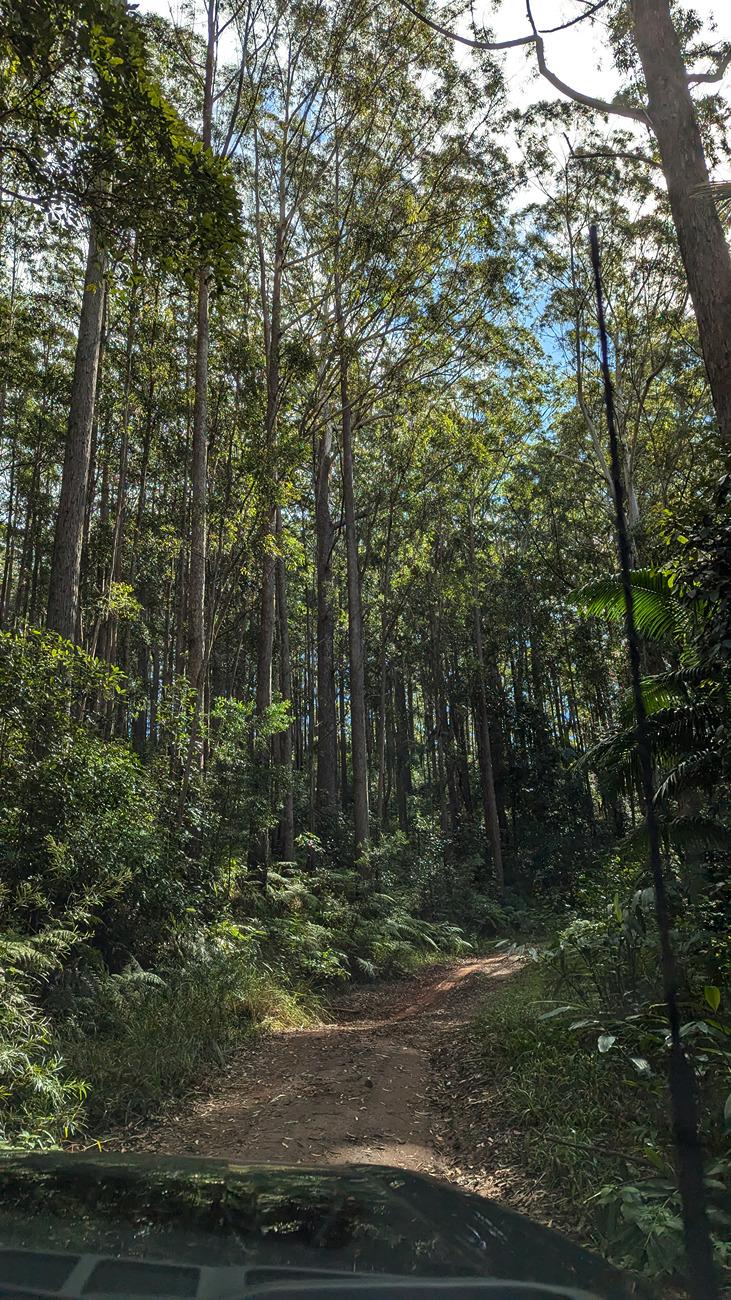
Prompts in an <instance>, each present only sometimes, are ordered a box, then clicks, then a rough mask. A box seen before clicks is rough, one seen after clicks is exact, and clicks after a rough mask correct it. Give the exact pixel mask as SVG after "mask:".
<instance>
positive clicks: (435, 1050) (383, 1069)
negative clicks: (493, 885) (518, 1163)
mask: <svg viewBox="0 0 731 1300" xmlns="http://www.w3.org/2000/svg"><path fill="white" fill-rule="evenodd" d="M516 969H517V963H516V961H515V959H514V958H511V957H508V956H505V955H492V956H486V957H475V958H473V959H471V960H466V961H460V962H455V963H450V964H448V965H444V964H442V965H433V966H426V967H424V968H422V969H421V970H420V971H419V972H418V973H417V974H416V975H414V976H411V977H409V978H406V979H401V980H398V981H388V982H386V981H380V982H379V983H377V984H374V985H370V986H365V987H364V986H360V987H358V988H352V987H351V988H350V989H349V990H347V992H344V993H342V994H339V995H337V996H336V997H334V998H333V999H332V1001H331V1003H330V1005H329V1008H328V1019H327V1021H326V1022H325V1023H319V1024H317V1025H315V1026H313V1027H309V1028H307V1029H284V1030H278V1031H275V1032H270V1033H267V1034H265V1035H262V1036H258V1037H257V1038H255V1039H253V1040H251V1041H250V1042H249V1043H248V1044H246V1045H245V1046H244V1047H243V1048H242V1049H241V1050H240V1051H239V1052H238V1053H237V1054H236V1055H235V1056H234V1057H233V1058H232V1059H230V1060H229V1061H228V1062H227V1064H226V1065H225V1066H224V1067H223V1068H222V1071H221V1073H220V1074H219V1075H218V1076H217V1078H216V1079H215V1080H213V1081H209V1082H208V1084H207V1085H206V1086H204V1087H201V1089H200V1090H199V1091H198V1092H197V1093H194V1094H193V1095H192V1096H191V1095H190V1094H189V1095H188V1096H187V1097H186V1098H185V1099H184V1100H183V1101H181V1103H180V1104H179V1105H178V1106H176V1107H175V1110H174V1112H173V1113H168V1114H167V1115H166V1116H165V1117H164V1118H163V1119H162V1120H161V1121H159V1122H158V1123H156V1124H154V1125H152V1126H149V1127H147V1128H146V1129H145V1130H143V1131H142V1132H140V1133H137V1134H135V1135H132V1134H130V1135H129V1138H128V1140H127V1141H125V1142H124V1144H123V1145H124V1148H125V1149H127V1150H147V1151H157V1152H161V1153H162V1152H164V1153H167V1154H191V1153H192V1154H196V1155H208V1156H219V1157H227V1158H228V1157H231V1158H234V1159H236V1160H237V1161H242V1162H252V1163H253V1162H260V1161H261V1162H267V1161H276V1162H278V1163H280V1164H315V1165H317V1164H319V1165H333V1164H341V1163H368V1164H390V1165H398V1166H401V1167H402V1168H408V1169H412V1170H417V1171H420V1172H426V1173H431V1174H436V1175H437V1176H439V1177H442V1178H448V1179H450V1181H455V1182H458V1183H460V1184H461V1185H463V1186H468V1187H470V1188H471V1189H472V1190H475V1191H479V1192H481V1193H483V1194H486V1195H499V1193H500V1183H501V1179H500V1177H499V1171H498V1170H497V1169H492V1168H491V1160H490V1153H489V1150H487V1151H485V1149H484V1148H485V1142H487V1143H488V1145H489V1138H487V1137H486V1138H485V1142H483V1143H481V1144H479V1145H480V1146H481V1148H482V1149H481V1150H479V1151H478V1150H477V1147H478V1143H477V1141H475V1150H474V1151H470V1150H467V1151H464V1150H460V1144H459V1139H458V1136H457V1135H458V1134H459V1132H460V1129H461V1128H462V1124H461V1120H460V1116H461V1115H463V1118H464V1120H465V1121H466V1120H467V1118H468V1115H469V1113H470V1111H469V1107H470V1100H471V1099H470V1097H469V1096H468V1095H466V1094H467V1092H468V1091H469V1089H465V1087H464V1086H461V1087H457V1088H456V1089H452V1088H451V1087H450V1073H451V1068H452V1066H453V1064H454V1063H455V1061H456V1060H457V1059H459V1054H460V1042H461V1041H462V1040H463V1038H464V1036H465V1035H468V1034H469V1029H470V1026H471V1023H472V1021H473V1019H474V1016H475V1014H476V1013H477V1011H478V1009H479V1007H480V1005H482V1004H483V1003H484V1001H485V1000H486V999H487V998H488V997H489V995H490V992H491V990H497V989H498V988H499V986H500V985H501V984H503V983H504V981H505V980H507V979H509V978H510V976H511V975H512V974H514V973H515V971H516ZM455 1082H456V1080H455ZM495 1086H498V1085H497V1081H495ZM482 1099H484V1093H483V1098H482ZM472 1115H474V1111H472ZM466 1127H467V1128H469V1127H470V1126H469V1125H468V1124H467V1125H466ZM508 1181H510V1180H508Z"/></svg>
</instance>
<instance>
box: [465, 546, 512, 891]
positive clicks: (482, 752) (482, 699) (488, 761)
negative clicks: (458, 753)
mask: <svg viewBox="0 0 731 1300" xmlns="http://www.w3.org/2000/svg"><path fill="white" fill-rule="evenodd" d="M469 541H470V559H471V561H472V580H473V587H474V594H473V601H472V624H473V629H474V638H475V654H476V656H477V678H478V680H477V699H478V705H479V730H478V738H479V744H478V752H479V759H480V776H481V779H482V780H481V783H482V804H483V808H484V812H485V831H486V833H487V836H488V838H489V841H490V848H491V850H492V867H493V871H494V873H495V884H496V886H497V890H498V893H499V894H502V892H503V890H504V888H505V872H504V868H503V849H502V842H501V839H500V819H499V817H498V806H497V798H496V795H495V771H494V767H493V761H492V744H491V739H490V720H489V717H488V712H487V692H486V690H485V648H484V643H483V640H482V618H481V616H480V603H479V593H478V587H477V570H476V561H475V538H474V532H473V528H472V520H470V526H469Z"/></svg>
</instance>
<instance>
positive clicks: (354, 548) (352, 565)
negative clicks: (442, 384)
mask: <svg viewBox="0 0 731 1300" xmlns="http://www.w3.org/2000/svg"><path fill="white" fill-rule="evenodd" d="M335 299H336V302H335V309H336V312H337V326H338V342H339V349H338V350H339V364H340V403H341V419H342V451H343V506H344V513H345V543H346V556H347V573H348V649H349V657H350V739H351V750H352V757H353V831H354V837H355V852H356V856H357V855H358V854H359V853H360V852H361V851H362V850H363V849H364V848H366V847H367V845H368V839H369V824H368V748H367V746H368V739H367V731H366V705H365V644H364V639H363V614H362V610H361V597H360V569H359V567H358V534H357V530H356V523H355V489H354V485H353V417H352V410H351V406H350V393H349V387H348V358H347V354H346V347H345V329H344V325H343V311H342V303H341V299H340V285H339V283H337V282H336V289H335Z"/></svg>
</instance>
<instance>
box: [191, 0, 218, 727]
mask: <svg viewBox="0 0 731 1300" xmlns="http://www.w3.org/2000/svg"><path fill="white" fill-rule="evenodd" d="M217 8H218V6H217V4H216V3H215V0H207V14H208V38H207V43H206V67H205V77H204V82H203V113H202V131H201V135H202V140H203V144H204V145H206V146H210V143H211V138H212V131H213V83H214V79H215V68H216V39H217V33H216V13H217ZM209 281H210V267H208V266H201V267H200V269H199V271H198V305H197V313H196V338H195V400H194V404H193V445H192V451H191V467H190V563H189V568H188V610H187V613H188V646H187V649H188V663H187V670H188V681H189V682H190V684H191V686H192V687H193V689H194V691H196V694H197V697H198V700H199V701H200V699H201V696H202V691H203V667H204V663H205V657H206V614H205V608H206V535H207V521H208V353H209V346H210V325H209V307H210V285H209Z"/></svg>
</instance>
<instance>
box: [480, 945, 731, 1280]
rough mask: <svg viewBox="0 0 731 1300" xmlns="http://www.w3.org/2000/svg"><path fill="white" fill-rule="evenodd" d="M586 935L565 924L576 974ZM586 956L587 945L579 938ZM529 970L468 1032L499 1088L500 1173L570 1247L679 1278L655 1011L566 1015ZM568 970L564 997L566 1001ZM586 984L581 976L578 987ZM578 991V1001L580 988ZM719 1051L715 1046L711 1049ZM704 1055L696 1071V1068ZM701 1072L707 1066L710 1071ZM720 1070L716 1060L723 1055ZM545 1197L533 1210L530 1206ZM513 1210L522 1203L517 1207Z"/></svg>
mask: <svg viewBox="0 0 731 1300" xmlns="http://www.w3.org/2000/svg"><path fill="white" fill-rule="evenodd" d="M585 937H586V931H585V930H583V929H582V928H580V927H576V928H575V929H574V930H573V932H572V934H571V935H570V936H566V938H565V939H564V940H563V945H562V946H563V948H564V949H565V948H567V947H568V948H569V949H570V950H572V952H575V951H576V948H577V944H578V948H579V950H580V957H579V968H580V970H581V971H582V972H584V973H586V971H587V953H586V948H585V944H584V940H585ZM591 944H592V948H593V950H594V951H596V948H597V947H598V934H597V931H594V932H593V933H592V936H591ZM615 955H616V949H615V948H614V946H613V945H609V946H608V947H607V951H606V953H605V959H606V961H605V962H602V963H601V964H599V963H597V961H596V960H594V959H593V958H592V960H591V967H592V971H596V969H597V966H598V965H600V969H601V972H602V973H601V974H600V983H601V982H602V981H604V980H610V981H611V977H610V973H609V967H610V964H611V961H612V960H613V958H614V956H615ZM555 961H556V958H554V957H551V958H549V967H548V969H546V968H545V966H544V968H541V967H538V968H536V967H535V966H534V965H533V964H532V963H531V964H529V967H528V969H527V970H526V971H525V972H524V973H523V974H522V975H521V976H520V977H519V979H518V980H516V981H514V982H513V984H512V986H511V987H510V988H509V989H507V990H506V991H505V992H504V993H500V994H498V995H497V997H495V998H493V999H492V1000H491V1002H490V1004H489V1005H487V1006H486V1007H485V1008H484V1010H483V1012H482V1014H481V1017H480V1019H479V1021H478V1024H477V1027H476V1034H477V1038H478V1043H479V1050H480V1055H481V1060H482V1064H483V1068H484V1069H486V1070H487V1071H489V1074H490V1077H491V1078H493V1079H495V1080H499V1086H498V1087H497V1088H495V1089H494V1090H492V1091H491V1095H490V1111H489V1121H488V1116H486V1123H487V1122H489V1124H490V1125H491V1126H492V1128H493V1130H495V1129H497V1131H498V1132H499V1131H501V1130H503V1129H507V1130H509V1132H510V1134H511V1144H510V1145H511V1150H510V1156H509V1159H510V1163H511V1165H512V1166H513V1167H514V1168H516V1167H517V1168H518V1169H519V1170H521V1171H522V1173H523V1175H524V1176H525V1177H528V1178H529V1179H534V1180H535V1181H536V1187H539V1186H540V1188H541V1192H540V1194H538V1195H537V1196H536V1200H535V1204H534V1205H532V1206H531V1207H530V1208H532V1209H533V1211H534V1212H535V1213H538V1214H540V1213H541V1212H546V1211H548V1201H550V1214H551V1217H552V1219H553V1221H554V1222H558V1223H559V1224H561V1225H562V1226H563V1227H564V1228H565V1229H568V1230H569V1231H572V1232H574V1233H575V1234H577V1235H579V1236H581V1237H583V1238H584V1239H585V1240H586V1241H587V1242H588V1243H590V1244H592V1245H593V1246H594V1247H595V1248H598V1249H599V1250H601V1251H602V1253H604V1254H606V1255H607V1256H608V1257H609V1258H610V1259H612V1260H613V1261H614V1262H616V1263H617V1264H619V1265H621V1266H623V1267H626V1268H628V1269H630V1270H632V1271H639V1272H642V1273H645V1274H647V1275H648V1276H650V1277H653V1278H662V1279H665V1280H667V1279H669V1278H673V1277H677V1275H678V1274H679V1273H682V1269H683V1260H684V1247H683V1231H682V1221H681V1218H680V1204H679V1196H678V1191H677V1184H676V1181H675V1176H674V1161H673V1148H672V1137H671V1133H670V1129H669V1121H668V1115H667V1100H666V1083H665V1054H666V1048H665V1041H664V1034H663V1032H662V1030H663V1025H662V1009H661V1008H659V1007H656V1006H651V1005H650V1004H649V1003H648V1004H647V1006H646V1008H645V1010H644V1011H641V1012H635V1013H632V1014H630V1015H628V1016H626V1017H623V1018H617V1017H613V1016H612V1015H611V1014H610V1013H608V1012H607V1011H604V1012H603V1013H602V1012H600V1011H599V1007H600V1005H601V998H600V994H599V992H598V991H597V990H596V989H595V992H594V999H593V1007H594V1012H595V1014H593V1015H592V1014H587V1012H588V1008H587V1006H586V1004H585V1002H584V1001H583V999H582V1002H581V1003H579V1004H578V1005H576V1004H575V1005H573V1006H570V1005H566V1002H565V999H564V1000H562V1002H561V1003H559V1004H558V1005H556V1003H555V1002H554V1001H553V1000H552V999H549V997H548V996H547V995H548V994H550V992H551V991H552V986H551V970H552V969H555V966H554V963H555ZM575 976H576V969H575V966H573V965H572V970H571V974H570V975H569V977H568V982H567V985H566V987H565V988H564V990H563V991H564V994H565V992H566V991H569V993H571V992H572V991H573V979H574V978H575ZM592 979H593V976H592V975H587V980H588V983H589V984H591V982H592ZM582 982H583V976H582ZM585 991H588V990H585ZM716 1051H718V1039H717V1038H714V1039H712V1040H711V1038H710V1036H709V1034H707V1033H706V1032H705V1031H703V1032H701V1033H700V1034H699V1036H697V1037H695V1038H694V1039H693V1052H694V1055H695V1056H696V1058H697V1060H699V1061H700V1064H701V1066H702V1067H703V1068H704V1073H702V1074H701V1085H702V1101H703V1126H704V1137H705V1140H706V1143H707V1146H708V1147H709V1148H710V1150H711V1152H712V1153H715V1154H714V1156H713V1158H712V1159H711V1161H710V1163H709V1166H708V1168H707V1174H708V1191H709V1199H710V1204H711V1210H710V1213H711V1222H712V1226H713V1231H714V1237H715V1244H716V1251H717V1257H718V1260H719V1263H721V1264H723V1263H728V1262H729V1258H728V1249H727V1241H728V1226H729V1221H728V1214H727V1208H726V1206H727V1197H728V1180H729V1168H728V1163H727V1161H724V1159H723V1158H722V1152H723V1149H724V1136H723V1118H722V1111H723V1098H724V1097H725V1094H726V1090H727V1089H726V1088H724V1083H725V1070H724V1057H715V1058H714V1057H713V1056H712V1053H713V1052H716ZM724 1052H725V1053H728V1048H725V1049H724ZM704 1058H705V1060H704ZM711 1061H713V1064H712V1065H710V1064H709V1062H711ZM725 1062H726V1070H727V1068H728V1055H727V1054H726V1055H725ZM542 1196H545V1197H546V1198H547V1202H546V1206H545V1210H544V1205H543V1203H542V1200H541V1197H542ZM522 1208H523V1209H525V1208H526V1206H525V1202H524V1201H523V1202H522Z"/></svg>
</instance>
